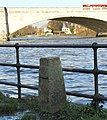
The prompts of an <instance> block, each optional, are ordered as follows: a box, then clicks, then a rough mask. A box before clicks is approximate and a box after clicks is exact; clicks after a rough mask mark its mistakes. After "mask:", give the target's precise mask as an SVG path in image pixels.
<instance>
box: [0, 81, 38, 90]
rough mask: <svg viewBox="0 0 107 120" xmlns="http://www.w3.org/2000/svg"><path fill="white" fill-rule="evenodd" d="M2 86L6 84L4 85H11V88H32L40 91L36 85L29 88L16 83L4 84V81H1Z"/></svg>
mask: <svg viewBox="0 0 107 120" xmlns="http://www.w3.org/2000/svg"><path fill="white" fill-rule="evenodd" d="M0 84H4V85H10V86H16V87H21V88H30V89H34V90H38V86H37V85H35V87H34V86H28V85H23V84H20V85H18V84H16V83H9V82H4V81H0Z"/></svg>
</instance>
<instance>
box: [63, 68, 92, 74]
mask: <svg viewBox="0 0 107 120" xmlns="http://www.w3.org/2000/svg"><path fill="white" fill-rule="evenodd" d="M63 71H67V72H80V73H93V70H88V69H72V68H63Z"/></svg>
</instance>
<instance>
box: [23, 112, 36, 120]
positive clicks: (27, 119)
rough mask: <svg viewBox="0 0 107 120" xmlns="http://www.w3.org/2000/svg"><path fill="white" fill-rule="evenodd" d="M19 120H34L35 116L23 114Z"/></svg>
mask: <svg viewBox="0 0 107 120" xmlns="http://www.w3.org/2000/svg"><path fill="white" fill-rule="evenodd" d="M21 120H36V116H35V114H33V113H25V115H24V116H23V117H22V119H21Z"/></svg>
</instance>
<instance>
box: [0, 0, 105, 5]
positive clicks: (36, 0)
mask: <svg viewBox="0 0 107 120" xmlns="http://www.w3.org/2000/svg"><path fill="white" fill-rule="evenodd" d="M86 3H87V4H93V3H96V4H97V3H107V0H0V7H81V6H82V4H86Z"/></svg>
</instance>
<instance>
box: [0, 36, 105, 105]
mask: <svg viewBox="0 0 107 120" xmlns="http://www.w3.org/2000/svg"><path fill="white" fill-rule="evenodd" d="M93 42H97V43H101V44H102V43H103V44H107V38H106V37H105V38H103V37H100V38H94V37H67V36H66V37H37V38H14V39H11V41H9V42H7V43H4V44H15V43H19V44H29V43H30V44H92V43H93ZM19 51H20V63H21V64H27V65H39V59H40V58H41V57H48V56H59V57H60V60H61V63H62V66H63V67H69V68H85V69H93V50H92V49H90V48H20V49H19ZM0 62H3V63H5V62H6V63H16V55H15V48H0ZM98 68H99V69H101V70H107V49H106V48H103V49H98ZM16 74H17V72H16V68H13V67H4V66H0V80H1V81H7V82H13V83H17V76H16ZM98 77H99V92H100V93H101V94H104V95H105V96H107V92H106V91H107V76H106V75H99V76H98ZM38 79H39V75H38V70H36V69H30V68H21V83H22V84H26V85H31V86H35V85H38ZM64 80H65V86H66V90H67V91H77V92H80V93H84V94H94V84H93V83H94V76H93V75H92V74H82V73H76V72H75V73H71V72H64ZM0 90H1V91H2V92H4V93H6V94H7V93H8V94H10V95H11V96H14V97H17V88H16V87H12V86H5V85H0ZM22 93H23V94H31V95H37V91H34V90H30V89H25V88H23V89H22ZM83 99H84V98H80V97H73V96H72V97H70V98H69V100H71V101H73V102H77V103H88V102H90V100H89V99H84V100H83Z"/></svg>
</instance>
